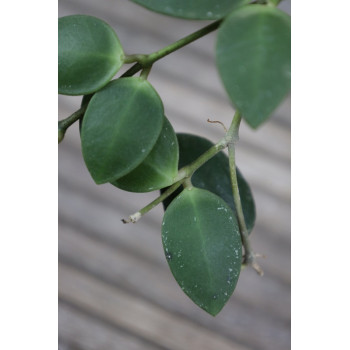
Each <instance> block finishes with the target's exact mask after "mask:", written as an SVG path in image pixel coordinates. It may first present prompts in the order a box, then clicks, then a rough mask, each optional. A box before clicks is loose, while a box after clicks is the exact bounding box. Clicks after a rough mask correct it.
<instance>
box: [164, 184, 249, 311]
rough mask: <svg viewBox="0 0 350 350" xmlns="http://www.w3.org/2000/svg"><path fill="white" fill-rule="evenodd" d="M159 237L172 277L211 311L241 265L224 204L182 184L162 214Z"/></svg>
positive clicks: (236, 233) (238, 246)
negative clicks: (181, 188)
mask: <svg viewBox="0 0 350 350" xmlns="http://www.w3.org/2000/svg"><path fill="white" fill-rule="evenodd" d="M162 241H163V247H164V252H165V256H166V258H167V261H168V264H169V266H170V269H171V272H172V274H173V275H174V277H175V279H176V281H177V283H178V284H179V285H180V287H181V288H182V289H183V291H184V292H185V293H186V294H187V295H188V296H189V297H190V298H191V299H192V301H193V302H195V303H196V304H197V305H198V306H199V307H201V308H202V309H203V310H205V311H207V312H208V313H210V314H211V315H213V316H215V315H216V314H217V313H219V312H220V310H221V309H222V308H223V306H224V305H225V303H226V302H227V301H228V299H229V298H230V296H231V294H232V293H233V291H234V289H235V286H236V284H237V281H238V277H239V274H240V270H241V261H242V244H241V238H240V234H239V228H238V224H237V221H236V218H235V216H234V214H233V212H232V210H231V209H230V207H229V206H228V205H227V204H226V202H225V201H223V200H222V199H221V198H220V197H218V196H216V195H215V194H213V193H211V192H209V191H206V190H203V189H199V188H191V189H185V190H183V192H182V193H181V194H180V195H179V196H177V197H176V198H175V199H174V201H173V202H172V203H171V204H170V205H169V207H168V208H167V210H166V212H165V214H164V219H163V226H162Z"/></svg>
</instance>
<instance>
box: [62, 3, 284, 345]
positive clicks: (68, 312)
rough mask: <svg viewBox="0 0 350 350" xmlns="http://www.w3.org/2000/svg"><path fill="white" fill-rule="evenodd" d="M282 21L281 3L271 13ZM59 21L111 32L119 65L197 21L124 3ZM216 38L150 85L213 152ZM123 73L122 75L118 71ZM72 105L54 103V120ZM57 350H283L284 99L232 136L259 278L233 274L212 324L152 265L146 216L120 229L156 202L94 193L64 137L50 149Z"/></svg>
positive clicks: (84, 8) (159, 72)
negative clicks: (94, 22)
mask: <svg viewBox="0 0 350 350" xmlns="http://www.w3.org/2000/svg"><path fill="white" fill-rule="evenodd" d="M282 5H283V6H284V8H285V9H287V11H288V9H289V5H290V3H289V2H288V1H287V2H285V3H284V4H283V3H282ZM58 12H59V16H64V15H68V14H76V13H82V14H90V15H94V16H97V17H100V18H102V19H104V20H105V21H107V22H108V23H110V24H111V25H112V26H113V27H114V29H115V30H116V32H117V34H118V36H119V39H120V41H121V43H122V45H123V47H124V49H125V52H126V53H127V54H132V53H150V52H152V51H155V50H158V49H160V48H162V47H164V46H166V45H168V44H170V43H172V42H173V41H175V40H177V39H179V38H181V37H183V36H185V35H187V34H189V33H191V32H193V31H194V30H196V29H199V28H201V27H202V26H204V25H205V24H206V23H208V22H205V21H199V22H197V21H186V20H180V19H175V18H170V17H166V16H162V15H158V14H155V13H152V12H150V11H147V10H146V9H144V8H142V7H140V6H137V5H136V4H134V3H132V2H130V1H126V0H99V1H97V0H69V1H68V0H59V2H58ZM214 45H215V33H212V34H210V35H209V36H207V37H205V38H202V39H200V40H198V41H197V42H195V43H193V44H191V45H189V46H188V47H186V48H184V49H182V50H180V51H179V52H176V53H174V54H172V55H170V56H168V57H166V58H164V59H162V60H161V61H159V62H158V63H157V64H156V65H155V66H154V68H153V69H152V72H151V74H150V76H149V80H150V82H151V83H152V84H153V86H154V87H155V88H156V90H157V91H158V93H159V94H160V96H161V98H162V100H163V102H164V106H165V111H166V115H167V117H168V118H169V120H170V121H171V123H172V124H173V126H174V128H175V130H176V131H177V132H190V133H196V134H198V135H201V136H204V137H207V138H209V139H210V140H212V141H213V142H215V141H217V140H218V139H219V138H220V137H221V136H222V135H223V130H222V129H221V127H220V126H219V125H215V124H209V123H207V122H206V120H207V119H208V118H210V119H215V120H220V121H222V122H223V123H224V124H226V125H227V126H228V125H229V122H230V120H231V118H232V115H233V110H232V107H231V105H230V102H229V100H228V98H227V96H226V93H225V91H224V89H223V87H222V84H221V82H220V80H219V77H218V74H217V71H216V68H215V59H214ZM123 69H125V68H123ZM79 104H80V98H79V97H64V96H59V111H58V114H59V119H62V118H65V117H66V116H68V115H69V114H70V113H72V112H74V111H75V110H76V109H78V107H79ZM58 159H59V187H58V195H59V213H58V216H59V240H58V242H59V247H58V248H59V291H58V297H59V320H58V321H59V330H58V331H59V339H58V342H59V348H60V349H62V350H85V349H86V350H90V349H91V350H92V349H94V350H114V349H118V350H119V349H120V350H134V349H135V350H136V349H140V350H141V349H144V350H148V349H174V350H175V349H179V350H186V349H195V350H197V349H198V350H202V349H203V350H206V349H207V350H225V349H235V350H248V349H251V350H252V349H256V350H286V349H290V98H289V97H288V98H287V99H286V100H285V101H284V102H283V104H282V105H281V106H280V107H279V108H278V109H277V110H276V111H275V113H274V115H273V116H272V118H271V119H270V120H269V121H268V122H267V123H265V124H264V125H263V126H262V127H260V128H259V129H258V130H256V131H254V130H251V129H250V128H249V127H248V126H247V125H246V124H244V123H243V124H242V126H241V132H240V142H239V144H238V146H237V162H238V166H239V168H240V170H241V171H242V172H243V174H244V176H245V177H246V179H247V181H248V182H249V183H250V184H251V188H252V191H253V194H254V197H255V200H256V206H257V222H256V227H255V229H254V231H253V233H252V244H253V247H254V249H255V250H256V251H257V252H259V253H261V254H264V255H265V258H264V259H261V261H260V262H261V265H262V267H263V269H264V272H265V275H264V277H259V276H258V275H257V274H256V273H255V272H254V271H252V270H250V269H246V270H243V272H242V274H241V277H240V280H239V282H238V285H237V288H236V290H235V292H234V294H233V296H232V297H231V299H230V301H229V302H228V304H227V305H226V306H225V307H224V309H223V310H222V312H221V313H219V315H218V316H216V317H215V318H213V317H212V316H210V315H208V314H207V313H205V312H204V311H202V310H201V309H199V308H198V307H196V306H195V305H194V304H193V303H192V302H191V301H190V300H189V299H188V297H187V296H186V295H184V294H183V292H182V290H181V289H180V287H178V285H177V284H176V282H175V281H174V279H173V277H172V275H171V273H170V270H169V268H168V265H167V262H166V260H165V257H164V255H163V250H162V244H161V237H160V227H161V220H162V213H163V212H162V208H161V207H157V208H155V209H154V210H153V211H151V212H150V213H149V214H147V215H146V216H145V217H144V218H142V220H140V221H139V222H138V223H137V224H130V225H123V224H122V222H121V219H122V218H125V217H127V216H128V215H130V214H132V213H133V212H135V211H137V210H138V209H140V208H141V207H142V206H144V205H145V204H147V203H148V202H149V201H151V200H152V199H153V198H155V196H156V193H148V194H132V193H127V192H124V191H121V190H119V189H117V188H115V187H113V186H111V185H108V184H106V185H96V184H95V183H94V182H93V180H92V179H91V177H90V175H89V173H88V171H87V169H86V167H85V165H84V162H83V159H82V155H81V149H80V140H79V132H78V128H77V126H76V125H74V126H73V127H71V128H70V129H69V130H68V132H67V134H66V137H65V139H64V141H63V142H62V143H61V144H60V145H59V154H58Z"/></svg>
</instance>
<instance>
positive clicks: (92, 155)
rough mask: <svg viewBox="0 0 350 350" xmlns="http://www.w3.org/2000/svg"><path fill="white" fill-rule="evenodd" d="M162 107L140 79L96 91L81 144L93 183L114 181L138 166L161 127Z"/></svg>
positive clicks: (150, 88)
mask: <svg viewBox="0 0 350 350" xmlns="http://www.w3.org/2000/svg"><path fill="white" fill-rule="evenodd" d="M163 121H164V109H163V104H162V101H161V99H160V97H159V96H158V94H157V92H156V91H155V90H154V88H153V87H152V85H151V84H150V83H149V82H148V81H146V80H144V79H141V78H137V77H133V78H121V79H117V80H114V81H112V82H110V83H109V84H108V85H107V86H106V87H104V88H103V89H102V90H100V91H98V92H96V93H95V94H94V95H93V97H92V98H91V100H90V102H89V104H88V107H87V109H86V112H85V115H84V118H83V122H82V128H81V144H82V152H83V156H84V160H85V163H86V166H87V168H88V170H89V171H90V174H91V176H92V178H93V179H94V180H95V182H96V183H98V184H101V183H105V182H113V181H115V180H117V179H119V178H120V177H122V176H124V175H126V174H127V173H129V172H131V171H132V170H134V169H135V168H136V167H137V166H139V165H140V164H141V163H142V162H143V161H144V160H145V159H146V157H147V156H148V154H149V153H150V152H151V150H152V148H153V147H154V145H155V144H156V142H157V139H158V137H159V134H160V131H161V129H162V127H163Z"/></svg>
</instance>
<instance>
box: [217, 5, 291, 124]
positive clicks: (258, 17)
mask: <svg viewBox="0 0 350 350" xmlns="http://www.w3.org/2000/svg"><path fill="white" fill-rule="evenodd" d="M290 51H291V34H290V17H289V16H288V15H287V14H286V13H284V12H282V11H280V10H279V9H277V8H274V7H269V6H262V5H250V6H245V7H242V8H240V9H238V10H237V11H233V12H232V14H230V15H229V16H228V17H227V18H225V20H224V22H223V23H222V25H221V26H220V28H219V31H218V37H217V46H216V61H217V66H218V70H219V73H220V76H221V79H222V81H223V83H224V86H225V88H226V91H227V93H228V95H229V96H230V98H231V101H232V103H233V105H234V106H235V107H236V108H237V109H238V110H239V111H240V112H241V113H242V116H243V118H244V119H245V120H246V121H247V122H248V124H249V125H250V126H252V127H253V128H257V127H258V126H259V125H260V124H261V123H262V122H264V121H265V120H266V119H267V118H268V117H269V116H270V115H271V113H272V112H273V111H274V109H275V108H276V107H277V106H278V105H279V104H280V103H281V102H282V100H283V98H284V97H285V96H286V95H287V93H288V92H289V90H290Z"/></svg>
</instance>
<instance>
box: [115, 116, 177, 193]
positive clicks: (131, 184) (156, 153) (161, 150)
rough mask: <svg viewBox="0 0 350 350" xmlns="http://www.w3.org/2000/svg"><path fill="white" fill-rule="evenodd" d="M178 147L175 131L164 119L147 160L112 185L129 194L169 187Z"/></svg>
mask: <svg viewBox="0 0 350 350" xmlns="http://www.w3.org/2000/svg"><path fill="white" fill-rule="evenodd" d="M178 162H179V146H178V142H177V138H176V134H175V131H174V129H173V127H172V125H171V124H170V122H169V121H168V119H167V118H166V117H164V124H163V128H162V131H161V132H160V135H159V137H158V140H157V143H156V144H155V146H154V147H153V149H152V151H151V153H150V154H149V155H148V156H147V158H146V159H145V160H144V161H143V162H142V163H141V164H140V165H139V166H138V167H137V168H136V169H135V170H133V171H132V172H130V173H129V174H127V175H125V176H123V177H122V178H120V179H118V180H117V181H114V182H113V183H112V185H114V186H117V187H119V188H121V189H122V190H125V191H130V192H149V191H154V190H158V189H160V188H163V187H166V186H169V185H171V184H172V183H173V179H174V177H175V176H176V175H177V171H178Z"/></svg>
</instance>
